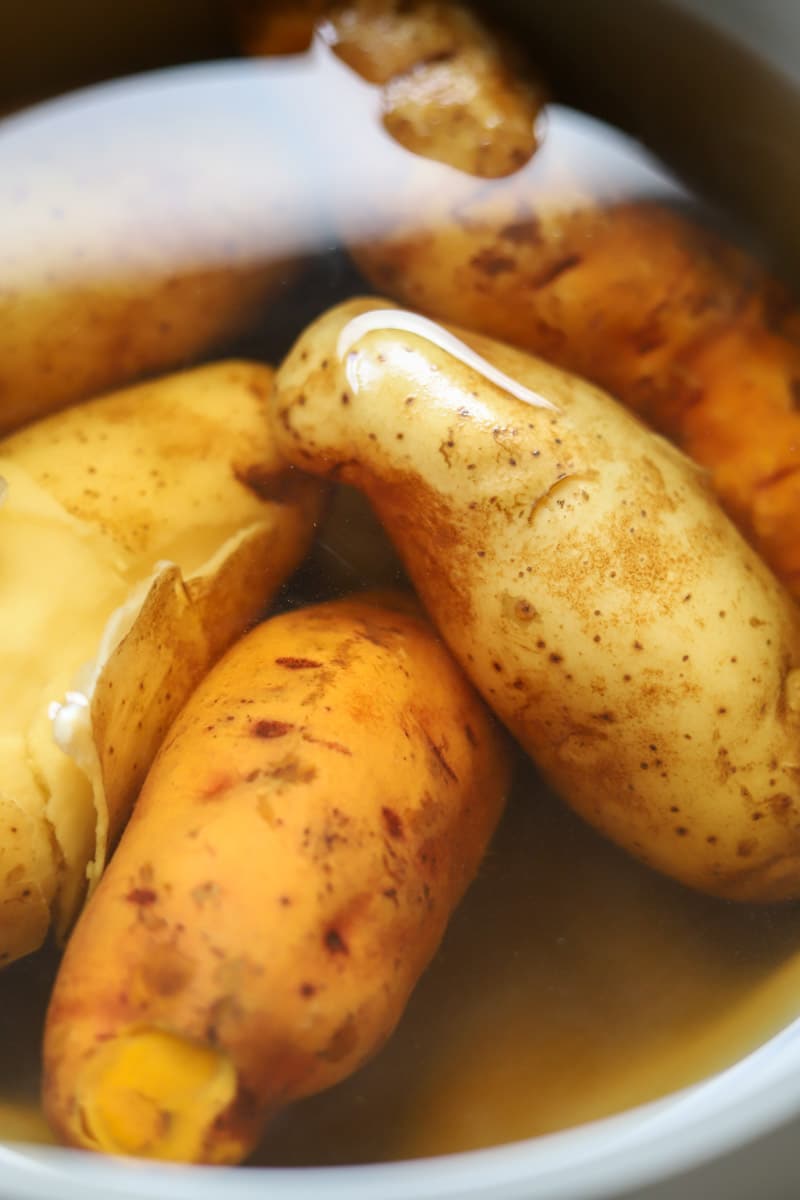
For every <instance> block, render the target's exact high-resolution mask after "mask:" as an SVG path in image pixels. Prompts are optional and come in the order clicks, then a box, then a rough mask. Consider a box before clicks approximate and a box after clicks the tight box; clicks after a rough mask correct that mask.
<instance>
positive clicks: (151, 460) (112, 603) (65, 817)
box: [0, 363, 319, 964]
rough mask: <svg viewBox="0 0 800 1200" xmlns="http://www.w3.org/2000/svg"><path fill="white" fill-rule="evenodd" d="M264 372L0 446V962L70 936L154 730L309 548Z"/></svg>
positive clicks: (72, 414)
mask: <svg viewBox="0 0 800 1200" xmlns="http://www.w3.org/2000/svg"><path fill="white" fill-rule="evenodd" d="M271 377H272V373H271V371H270V370H269V369H268V368H266V367H261V366H255V365H250V364H247V363H223V364H220V365H218V366H214V367H207V368H203V369H199V370H197V371H193V372H187V373H185V374H182V375H177V376H173V377H171V378H168V379H163V380H160V381H158V382H156V383H152V384H146V385H141V386H139V387H137V388H131V389H129V390H128V391H124V392H120V393H117V394H115V395H111V396H107V397H105V398H102V399H100V400H96V401H93V402H91V403H88V404H84V405H81V406H79V407H77V408H74V409H71V410H69V411H68V412H64V413H61V414H59V415H57V416H53V417H50V418H48V419H47V420H43V421H41V422H39V423H37V424H34V425H32V426H30V427H29V428H28V429H26V430H25V431H23V432H21V433H18V434H16V435H14V436H12V437H9V438H7V439H6V440H5V441H3V442H0V478H2V480H4V485H3V488H4V491H3V502H2V504H0V661H2V664H3V669H2V672H0V763H2V772H1V773H0V964H4V963H7V962H9V961H11V960H12V959H14V958H17V957H19V956H20V955H22V954H26V953H29V952H30V951H32V950H34V949H36V947H37V946H39V945H40V944H41V942H42V940H43V939H44V937H45V934H46V932H47V930H48V927H49V926H50V923H51V921H53V920H55V922H56V923H57V925H58V927H59V929H60V930H62V931H63V930H64V929H65V927H66V926H67V925H68V924H69V922H70V921H71V919H72V918H73V916H74V914H75V911H76V908H77V906H78V905H79V903H80V900H81V898H82V896H83V894H84V891H85V887H86V881H87V867H89V864H90V863H92V864H93V865H92V866H91V868H90V870H89V874H90V876H91V878H96V877H97V875H98V874H99V872H100V871H101V869H102V865H103V860H104V856H105V853H106V847H107V845H108V842H109V840H113V839H114V838H115V837H116V836H117V835H118V834H119V832H120V829H121V828H122V825H123V823H124V821H125V820H126V818H127V816H128V813H129V811H130V806H131V804H132V802H133V799H134V797H135V795H136V793H137V791H138V789H139V787H140V786H141V783H142V780H143V778H144V775H145V772H146V770H147V767H148V765H149V763H150V761H151V760H152V757H153V755H154V753H155V751H156V749H157V747H158V744H159V742H160V740H161V737H162V736H163V733H164V731H165V729H166V728H167V725H168V724H169V723H170V721H171V720H172V719H173V717H174V716H175V714H176V712H177V711H178V708H179V707H180V705H181V704H182V702H183V700H184V699H185V698H186V696H187V695H188V694H189V692H190V691H191V690H192V688H193V687H194V686H195V685H196V683H197V682H198V680H199V679H200V678H201V677H202V675H203V674H204V673H205V671H206V670H207V669H208V667H209V666H210V665H211V663H212V662H213V660H214V659H215V658H217V657H218V656H219V654H220V653H221V652H222V650H223V649H225V648H226V647H227V646H228V645H229V644H230V642H231V641H232V640H233V639H234V637H236V636H237V635H238V634H239V633H240V632H241V631H242V630H243V629H244V628H245V626H246V625H247V624H248V623H249V622H251V621H253V620H254V619H255V618H256V617H257V616H258V615H259V613H260V612H261V610H262V609H263V606H264V605H265V603H266V602H267V601H268V600H269V599H270V597H271V596H272V595H273V593H274V592H275V590H276V589H277V587H278V586H279V584H280V583H281V582H282V581H283V579H284V578H285V577H286V576H287V575H288V574H289V572H290V571H291V570H292V569H293V568H294V567H295V566H296V565H297V563H298V562H299V560H300V558H301V557H302V556H303V554H304V552H305V550H306V548H307V546H308V544H309V541H310V537H311V532H312V528H313V525H314V521H315V518H316V515H317V510H318V496H319V489H318V485H317V484H316V483H315V482H314V481H311V480H303V479H300V478H298V477H297V476H296V475H295V474H294V473H292V472H283V473H282V464H281V462H280V460H279V458H278V456H277V453H276V451H275V449H274V445H273V443H272V440H271V438H270V435H269V433H268V431H267V427H266V409H265V405H266V398H267V395H268V392H269V388H270V385H271Z"/></svg>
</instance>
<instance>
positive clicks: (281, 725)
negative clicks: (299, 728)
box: [251, 718, 294, 738]
mask: <svg viewBox="0 0 800 1200" xmlns="http://www.w3.org/2000/svg"><path fill="white" fill-rule="evenodd" d="M292 729H294V725H292V724H291V722H289V721H271V720H268V719H266V718H262V720H260V721H256V722H255V724H254V725H253V727H252V729H251V733H252V735H253V737H257V738H279V737H283V736H284V735H285V734H287V733H289V732H290V731H291V730H292Z"/></svg>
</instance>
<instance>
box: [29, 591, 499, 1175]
mask: <svg viewBox="0 0 800 1200" xmlns="http://www.w3.org/2000/svg"><path fill="white" fill-rule="evenodd" d="M509 760H510V755H509V752H508V745H507V742H506V739H505V738H504V737H503V736H502V733H501V731H500V730H499V729H498V727H497V726H496V724H495V723H494V721H493V720H492V718H491V716H490V714H489V713H488V712H487V710H486V709H485V707H484V706H483V705H482V704H481V702H480V700H479V698H478V697H477V696H476V694H475V692H474V691H473V689H472V688H471V687H470V686H469V684H468V682H467V680H466V679H465V677H464V675H463V674H462V672H461V671H460V670H459V668H458V667H457V666H456V664H455V663H454V662H453V660H452V659H451V658H450V656H449V655H448V653H447V651H446V650H445V648H444V646H443V645H442V643H441V641H440V640H439V638H438V637H437V636H436V635H435V633H434V632H433V630H432V629H431V628H430V627H429V626H428V625H427V624H426V623H425V622H423V621H422V620H420V619H419V618H418V617H417V616H416V615H415V613H414V612H413V611H411V609H410V606H409V604H408V603H407V602H406V601H405V600H403V599H401V598H398V597H391V596H387V595H381V596H377V597H376V596H367V597H356V598H350V599H347V600H344V601H340V602H338V603H334V604H327V605H320V606H317V607H314V608H307V609H302V610H297V611H295V612H291V613H287V614H284V615H282V616H279V617H275V618H273V619H272V620H269V621H267V622H265V623H264V624H263V625H261V626H260V627H259V628H257V629H255V630H254V631H253V632H251V633H250V634H249V635H248V636H247V637H246V638H244V639H243V640H242V641H241V642H239V643H238V644H237V645H236V646H234V647H233V649H232V650H230V651H229V652H228V654H227V655H226V656H225V657H224V658H223V659H222V661H221V662H220V663H219V664H218V665H217V667H216V668H215V669H214V670H213V671H212V672H211V673H210V674H209V675H208V676H207V677H206V679H205V680H204V681H203V682H202V684H201V685H200V687H199V688H198V689H197V691H196V692H195V693H194V694H193V696H192V697H191V698H190V700H189V701H188V703H187V704H186V707H185V708H184V709H183V711H182V712H181V714H180V716H179V717H178V719H177V721H176V722H175V724H174V725H173V727H172V729H171V730H170V732H169V734H168V736H167V738H166V740H165V742H164V745H163V747H162V749H161V751H160V753H159V755H158V757H157V759H156V761H155V763H154V764H153V768H152V770H151V772H150V774H149V776H148V778H147V781H146V783H145V786H144V788H143V790H142V794H141V797H140V799H139V801H138V802H137V805H136V809H135V811H134V815H133V817H132V819H131V822H130V824H129V825H128V828H127V829H126V831H125V833H124V835H123V838H122V840H121V842H120V845H119V847H118V849H117V852H116V854H115V856H114V859H113V860H112V863H111V865H110V867H109V869H108V871H107V872H106V875H105V877H104V878H103V880H102V881H101V883H100V886H99V888H98V890H97V892H96V893H95V894H94V896H93V897H92V899H91V900H90V902H89V904H88V906H87V908H86V910H85V911H84V913H83V916H82V918H81V920H80V921H79V923H78V925H77V927H76V929H75V931H74V933H73V935H72V937H71V939H70V942H69V945H68V947H67V952H66V955H65V958H64V961H63V964H62V967H61V970H60V973H59V976H58V979H57V982H56V986H55V989H54V992H53V997H52V1001H51V1005H50V1011H49V1014H48V1020H47V1031H46V1037H45V1079H44V1101H45V1108H46V1111H47V1115H48V1117H49V1119H50V1121H51V1123H52V1124H53V1127H54V1128H55V1129H56V1131H57V1132H58V1133H59V1135H60V1136H61V1137H62V1138H63V1139H64V1140H66V1141H67V1142H69V1143H71V1144H73V1145H77V1146H83V1147H86V1148H89V1149H93V1150H102V1151H106V1152H108V1153H118V1154H138V1155H143V1156H146V1157H151V1158H166V1159H176V1160H178V1161H190V1162H192V1161H201V1162H235V1161H238V1160H239V1159H240V1158H242V1157H244V1156H245V1155H246V1154H247V1153H248V1152H249V1150H251V1149H252V1148H253V1146H254V1144H255V1142H256V1140H257V1138H258V1136H259V1133H260V1131H261V1130H262V1128H263V1125H264V1123H265V1121H266V1120H267V1119H268V1118H269V1117H270V1116H272V1115H274V1114H275V1112H276V1111H278V1110H279V1109H281V1108H283V1107H285V1106H286V1105H287V1104H289V1103H291V1102H292V1101H293V1100H296V1099H299V1098H300V1097H302V1096H307V1095H310V1094H311V1093H313V1092H317V1091H320V1090H321V1089H323V1088H326V1087H330V1086H331V1085H332V1084H334V1083H336V1082H337V1081H339V1080H341V1079H343V1078H344V1077H345V1076H347V1075H349V1074H351V1072H352V1071H354V1070H355V1069H356V1067H358V1066H360V1065H361V1064H362V1063H363V1062H364V1061H365V1060H366V1059H367V1058H370V1057H371V1056H372V1055H373V1054H374V1053H375V1052H376V1050H378V1049H379V1048H380V1046H381V1045H382V1044H383V1043H384V1041H385V1040H386V1038H387V1037H388V1036H389V1034H390V1033H391V1032H392V1030H393V1028H394V1026H395V1025H396V1023H397V1021H398V1019H399V1018H400V1015H401V1013H402V1011H403V1008H404V1007H405V1004H406V1001H407V999H408V996H409V993H410V992H411V990H412V988H413V987H414V984H415V983H416V981H417V979H418V977H419V975H420V974H421V972H422V971H423V970H424V968H425V967H426V965H427V964H428V962H429V960H430V958H431V957H432V955H433V953H434V951H435V949H436V947H437V946H438V944H439V941H440V939H441V937H442V934H443V932H444V929H445V926H446V924H447V921H448V919H449V917H450V915H451V913H452V911H453V909H454V907H455V906H456V904H457V903H458V901H459V899H460V898H461V895H462V893H463V892H464V890H465V888H466V887H467V886H468V884H469V883H470V882H471V880H472V878H473V876H474V874H475V872H476V871H477V869H478V866H479V864H480V862H481V859H482V856H483V852H484V850H485V848H486V845H487V843H488V840H489V838H490V836H491V834H492V832H493V830H494V827H495V825H496V823H497V820H498V818H499V816H500V812H501V810H502V807H503V801H504V797H505V792H506V788H507V786H508V780H509Z"/></svg>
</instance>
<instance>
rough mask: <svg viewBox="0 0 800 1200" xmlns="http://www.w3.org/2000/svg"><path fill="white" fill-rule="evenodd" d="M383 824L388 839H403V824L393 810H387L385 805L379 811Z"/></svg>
mask: <svg viewBox="0 0 800 1200" xmlns="http://www.w3.org/2000/svg"><path fill="white" fill-rule="evenodd" d="M381 816H382V817H383V824H384V827H385V829H386V832H387V833H388V834H389V837H392V838H403V837H404V836H405V835H404V832H403V822H402V821H401V820H400V818H399V816H398V815H397V813H396V812H395V811H394V809H393V808H388V807H387V806H386V805H384V807H383V808H382V809H381Z"/></svg>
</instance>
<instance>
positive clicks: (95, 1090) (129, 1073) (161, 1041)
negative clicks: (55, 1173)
mask: <svg viewBox="0 0 800 1200" xmlns="http://www.w3.org/2000/svg"><path fill="white" fill-rule="evenodd" d="M236 1086H237V1084H236V1072H235V1070H234V1067H233V1063H232V1062H231V1060H230V1059H229V1058H228V1056H227V1055H226V1054H224V1053H223V1052H222V1051H221V1050H218V1049H216V1048H214V1047H213V1046H208V1045H203V1044H201V1043H199V1042H193V1041H190V1040H188V1039H187V1038H184V1037H180V1036H178V1035H177V1034H174V1033H170V1032H168V1031H166V1030H160V1029H140V1030H136V1031H133V1032H130V1033H127V1034H123V1035H121V1036H119V1037H115V1038H113V1039H112V1040H110V1041H108V1042H105V1043H104V1044H103V1045H102V1046H101V1047H100V1048H99V1050H98V1052H97V1053H96V1054H95V1055H94V1056H93V1057H92V1059H91V1060H90V1061H89V1063H88V1064H87V1065H86V1067H85V1069H84V1072H83V1079H82V1080H81V1082H80V1085H79V1087H78V1089H77V1102H78V1114H79V1121H80V1125H81V1133H82V1137H81V1139H80V1140H81V1143H82V1144H83V1145H86V1146H88V1147H90V1148H92V1149H95V1150H100V1151H103V1152H105V1153H106V1154H117V1155H136V1156H138V1157H144V1158H152V1159H161V1160H166V1161H173V1162H198V1161H201V1160H202V1161H205V1162H208V1161H210V1159H209V1149H211V1150H212V1152H213V1161H215V1162H235V1161H238V1159H240V1158H241V1154H242V1151H241V1147H239V1146H233V1145H232V1143H231V1142H230V1140H229V1139H227V1138H224V1139H220V1138H219V1137H218V1136H217V1134H216V1132H215V1122H216V1121H217V1118H219V1117H220V1116H221V1114H223V1113H224V1112H225V1110H226V1109H228V1108H229V1107H230V1105H231V1103H232V1101H233V1099H234V1097H235V1095H236ZM212 1133H213V1136H211V1135H212Z"/></svg>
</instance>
